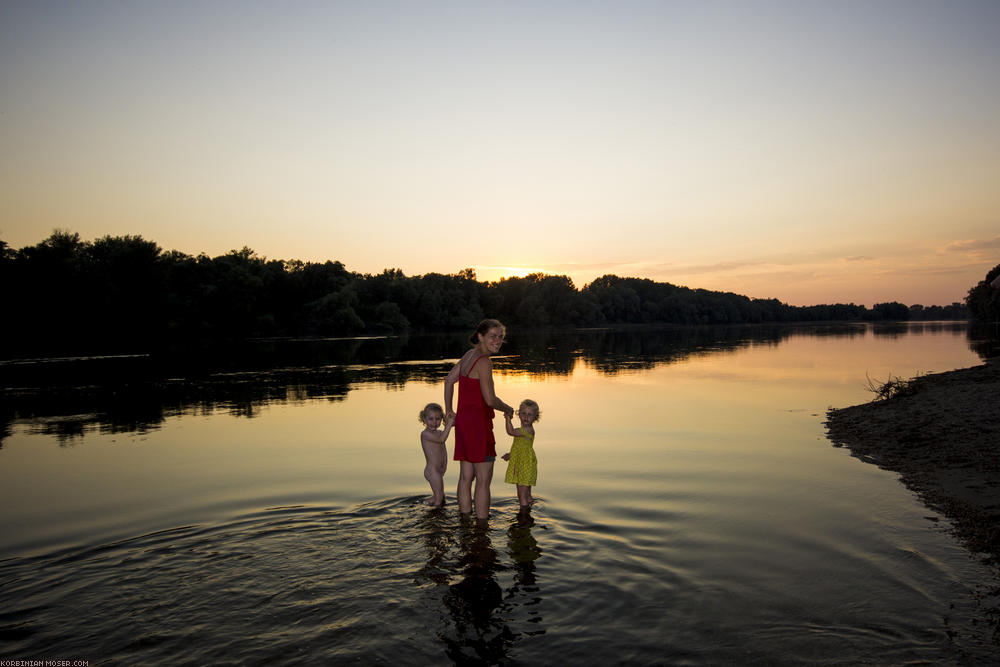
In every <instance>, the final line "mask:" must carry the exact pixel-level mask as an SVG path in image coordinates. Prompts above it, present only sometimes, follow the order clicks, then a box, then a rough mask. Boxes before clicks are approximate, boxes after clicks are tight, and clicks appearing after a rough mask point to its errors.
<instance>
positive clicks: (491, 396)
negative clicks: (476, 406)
mask: <svg viewBox="0 0 1000 667" xmlns="http://www.w3.org/2000/svg"><path fill="white" fill-rule="evenodd" d="M485 361H486V363H485V364H484V365H483V366H482V367H481V368H480V369H479V389H480V391H482V392H483V400H484V401H486V405H488V406H490V407H491V408H493V409H495V410H500V411H501V412H503V414H504V416H505V417H506V416H507V415H508V414H509V415H510V416H511V417H513V416H514V408H512V407H510V406H509V405H507V404H506V403H504V402H503V401H502V400H500V397H499V396H497V395H496V392H495V391H494V389H493V362H492V361H490V360H489V357H487V358H486V359H485ZM477 363H479V362H477Z"/></svg>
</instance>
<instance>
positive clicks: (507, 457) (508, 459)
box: [500, 452, 510, 461]
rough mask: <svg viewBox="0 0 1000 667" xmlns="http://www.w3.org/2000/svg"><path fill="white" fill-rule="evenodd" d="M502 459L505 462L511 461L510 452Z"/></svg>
mask: <svg viewBox="0 0 1000 667" xmlns="http://www.w3.org/2000/svg"><path fill="white" fill-rule="evenodd" d="M500 458H502V459H503V460H504V461H510V452H507V453H506V454H504V455H503V456H501V457H500Z"/></svg>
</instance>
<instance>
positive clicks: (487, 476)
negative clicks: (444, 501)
mask: <svg viewBox="0 0 1000 667" xmlns="http://www.w3.org/2000/svg"><path fill="white" fill-rule="evenodd" d="M462 463H463V465H464V464H465V461H462ZM471 465H472V466H474V470H475V477H476V518H477V519H486V518H489V516H490V482H492V481H493V461H483V462H482V463H473V464H471Z"/></svg>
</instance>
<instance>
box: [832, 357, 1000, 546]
mask: <svg viewBox="0 0 1000 667" xmlns="http://www.w3.org/2000/svg"><path fill="white" fill-rule="evenodd" d="M826 425H827V429H828V434H829V437H830V440H832V441H833V443H834V445H835V446H838V447H841V446H846V447H847V448H848V449H850V451H851V454H853V455H854V456H856V457H858V458H860V459H861V460H863V461H867V462H870V463H874V464H875V465H877V466H879V467H880V468H883V469H886V470H891V471H894V472H897V473H899V475H900V480H901V481H902V482H903V484H905V485H906V487H907V488H909V489H911V490H912V491H914V492H915V493H917V494H918V495H919V496H920V498H921V499H922V500H923V501H924V502H925V503H926V504H927V505H928V506H929V507H931V508H933V509H935V510H937V511H939V512H941V513H942V514H944V515H945V516H946V517H948V519H949V520H950V521H951V523H952V530H953V532H954V533H955V535H956V537H958V539H959V540H960V541H961V542H962V543H963V544H964V545H965V546H966V547H967V548H969V549H970V550H971V551H973V552H974V553H976V554H977V555H980V556H982V557H983V559H984V560H985V561H986V562H988V563H991V564H992V565H994V566H997V565H1000V359H997V358H994V359H991V360H989V361H987V362H986V363H985V364H983V365H981V366H975V367H972V368H965V369H959V370H954V371H948V372H946V373H935V374H932V375H923V376H919V377H917V378H914V379H912V380H910V381H908V382H907V383H906V384H905V387H903V388H902V391H901V392H900V395H898V396H895V397H893V398H889V399H887V400H881V401H876V402H872V403H867V404H864V405H855V406H853V407H849V408H842V409H831V410H830V411H829V412H828V413H827V422H826Z"/></svg>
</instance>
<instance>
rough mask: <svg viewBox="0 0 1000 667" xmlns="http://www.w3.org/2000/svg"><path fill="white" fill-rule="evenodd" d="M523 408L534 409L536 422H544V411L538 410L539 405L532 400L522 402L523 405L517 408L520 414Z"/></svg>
mask: <svg viewBox="0 0 1000 667" xmlns="http://www.w3.org/2000/svg"><path fill="white" fill-rule="evenodd" d="M521 408H532V409H533V410H534V411H535V421H536V422H540V421H542V411H541V410H540V409H539V408H538V403H535V402H534V401H533V400H531V399H530V398H526V399H524V400H523V401H521V405H519V406H517V410H518V412H520V411H521Z"/></svg>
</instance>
